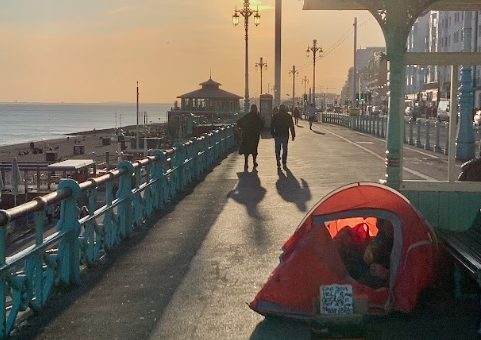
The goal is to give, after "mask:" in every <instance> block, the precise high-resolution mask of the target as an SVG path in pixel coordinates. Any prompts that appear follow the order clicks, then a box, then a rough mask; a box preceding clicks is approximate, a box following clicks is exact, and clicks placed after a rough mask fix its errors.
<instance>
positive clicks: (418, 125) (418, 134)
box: [416, 119, 423, 148]
mask: <svg viewBox="0 0 481 340" xmlns="http://www.w3.org/2000/svg"><path fill="white" fill-rule="evenodd" d="M416 146H417V147H418V148H421V147H422V146H423V145H422V143H421V122H420V121H419V119H418V120H417V121H416Z"/></svg>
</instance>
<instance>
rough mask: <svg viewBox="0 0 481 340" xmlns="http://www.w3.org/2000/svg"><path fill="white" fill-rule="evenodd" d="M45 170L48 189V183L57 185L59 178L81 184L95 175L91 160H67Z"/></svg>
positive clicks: (93, 162)
mask: <svg viewBox="0 0 481 340" xmlns="http://www.w3.org/2000/svg"><path fill="white" fill-rule="evenodd" d="M47 170H48V171H49V180H48V184H49V187H50V183H58V181H59V180H60V178H72V179H74V180H76V181H77V182H79V183H82V182H84V181H86V180H87V179H88V178H90V177H95V176H96V174H97V166H96V164H95V161H94V160H93V159H67V160H65V161H62V162H58V163H53V164H50V165H49V166H48V167H47Z"/></svg>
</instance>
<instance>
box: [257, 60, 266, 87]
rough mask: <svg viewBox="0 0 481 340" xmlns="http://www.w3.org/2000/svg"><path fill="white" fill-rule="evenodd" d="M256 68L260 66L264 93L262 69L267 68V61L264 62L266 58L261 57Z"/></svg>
mask: <svg viewBox="0 0 481 340" xmlns="http://www.w3.org/2000/svg"><path fill="white" fill-rule="evenodd" d="M256 68H260V70H261V94H262V93H263V92H262V70H263V69H264V68H265V69H266V70H267V63H265V62H264V59H263V58H262V57H261V58H260V59H259V62H258V63H256Z"/></svg>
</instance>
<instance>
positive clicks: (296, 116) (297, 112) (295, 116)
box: [294, 106, 301, 125]
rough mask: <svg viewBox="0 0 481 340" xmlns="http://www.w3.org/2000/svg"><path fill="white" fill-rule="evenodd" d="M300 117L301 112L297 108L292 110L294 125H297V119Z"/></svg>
mask: <svg viewBox="0 0 481 340" xmlns="http://www.w3.org/2000/svg"><path fill="white" fill-rule="evenodd" d="M300 117H301V112H300V111H299V108H298V107H297V106H296V107H295V108H294V124H296V125H299V118H300Z"/></svg>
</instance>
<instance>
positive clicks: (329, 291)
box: [320, 285, 354, 315]
mask: <svg viewBox="0 0 481 340" xmlns="http://www.w3.org/2000/svg"><path fill="white" fill-rule="evenodd" d="M320 304H321V306H320V312H321V314H343V315H347V314H353V313H354V307H353V297H352V286H351V285H326V286H321V288H320Z"/></svg>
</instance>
